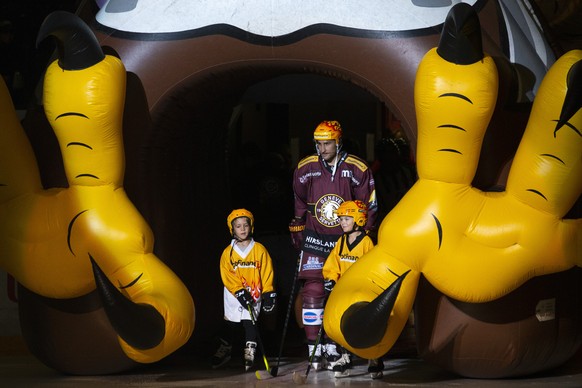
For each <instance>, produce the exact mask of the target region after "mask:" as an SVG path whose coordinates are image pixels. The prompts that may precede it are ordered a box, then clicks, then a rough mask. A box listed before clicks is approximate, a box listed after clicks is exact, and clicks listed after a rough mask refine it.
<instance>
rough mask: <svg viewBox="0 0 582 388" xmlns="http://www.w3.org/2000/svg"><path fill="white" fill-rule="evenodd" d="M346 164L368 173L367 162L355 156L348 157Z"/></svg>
mask: <svg viewBox="0 0 582 388" xmlns="http://www.w3.org/2000/svg"><path fill="white" fill-rule="evenodd" d="M345 163H348V164H353V165H354V166H356V167H357V168H359V169H360V170H361V171H366V170H367V169H368V165H367V164H366V162H364V161H363V160H362V159H360V158H358V157H356V156H353V155H348V157H347V158H346V160H345Z"/></svg>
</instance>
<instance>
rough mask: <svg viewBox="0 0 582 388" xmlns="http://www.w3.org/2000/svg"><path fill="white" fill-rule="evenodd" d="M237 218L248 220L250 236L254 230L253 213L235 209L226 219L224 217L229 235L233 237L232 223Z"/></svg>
mask: <svg viewBox="0 0 582 388" xmlns="http://www.w3.org/2000/svg"><path fill="white" fill-rule="evenodd" d="M239 217H246V218H248V220H249V223H250V225H251V234H253V232H254V230H255V217H253V213H251V212H250V211H248V210H246V209H235V210H233V211H232V212H230V214H229V215H228V217H226V225H227V226H228V230H229V231H230V234H231V235H234V231H233V229H232V223H233V222H234V220H235V219H237V218H239Z"/></svg>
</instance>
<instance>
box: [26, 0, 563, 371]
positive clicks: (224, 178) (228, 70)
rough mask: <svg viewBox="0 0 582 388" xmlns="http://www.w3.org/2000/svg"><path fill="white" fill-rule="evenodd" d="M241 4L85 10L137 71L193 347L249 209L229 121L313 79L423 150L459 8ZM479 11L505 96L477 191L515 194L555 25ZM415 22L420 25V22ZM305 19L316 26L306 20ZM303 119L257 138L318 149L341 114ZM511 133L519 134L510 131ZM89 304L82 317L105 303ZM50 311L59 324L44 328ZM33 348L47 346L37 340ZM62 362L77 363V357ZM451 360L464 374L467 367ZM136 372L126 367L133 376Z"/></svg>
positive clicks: (138, 147)
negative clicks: (425, 80)
mask: <svg viewBox="0 0 582 388" xmlns="http://www.w3.org/2000/svg"><path fill="white" fill-rule="evenodd" d="M219 3H220V4H219ZM242 3H243V2H239V1H232V2H230V3H229V7H225V6H223V5H221V4H223V2H215V3H213V4H212V5H210V6H209V5H208V4H207V3H206V2H205V3H204V4H205V7H207V8H203V7H202V2H197V1H186V0H183V1H175V2H172V4H173V5H172V7H166V6H165V4H167V3H166V2H164V1H148V2H146V1H139V0H135V1H129V2H128V1H115V0H110V1H101V2H99V4H100V9H98V10H96V9H95V8H94V6H91V5H87V4H86V3H85V4H86V5H85V7H84V8H82V9H80V10H79V12H78V14H79V15H80V16H81V18H83V19H84V20H85V21H86V23H87V24H88V25H89V26H90V27H91V28H92V30H93V32H94V34H95V36H96V38H97V40H98V42H99V44H100V45H101V46H102V47H103V49H104V52H105V53H110V54H112V55H114V56H117V57H119V58H120V59H121V61H122V62H123V64H124V65H125V68H126V69H127V88H126V90H127V94H126V104H125V112H124V118H123V120H124V121H123V127H124V144H125V152H126V174H125V188H126V190H127V193H128V196H129V198H130V199H131V200H132V202H133V203H134V204H135V206H136V208H137V209H138V210H139V211H140V213H141V214H142V215H143V216H144V218H145V219H146V220H147V222H148V223H149V224H150V226H151V227H152V229H153V232H154V235H155V237H156V245H155V253H156V255H157V256H158V257H160V258H161V259H162V260H163V261H164V262H165V263H166V264H167V265H168V266H169V267H170V268H172V270H173V271H175V272H176V273H177V275H178V276H179V277H180V278H181V279H182V280H183V281H184V283H185V284H186V286H187V287H188V289H189V290H190V293H191V294H192V295H193V297H194V300H195V301H196V309H197V321H196V327H197V330H196V331H195V333H194V335H193V337H192V339H191V343H190V345H192V346H196V343H197V341H201V340H202V339H203V338H204V335H205V334H208V333H209V332H210V331H211V330H212V328H213V325H214V323H215V322H216V320H217V319H221V313H220V309H219V308H217V307H216V306H220V305H221V299H220V295H221V293H220V291H219V290H220V285H219V283H218V280H217V279H219V277H218V268H217V267H218V266H216V274H215V275H216V276H212V271H213V268H214V266H212V265H209V264H211V263H214V262H216V260H217V258H218V257H219V252H220V250H221V249H222V247H223V245H224V241H225V239H226V238H227V236H226V235H225V233H218V232H217V231H222V230H223V221H222V220H223V219H224V217H223V216H224V215H226V214H227V213H228V211H230V209H231V208H232V207H233V206H238V205H239V204H235V203H233V202H234V200H233V198H232V183H233V182H232V181H233V178H232V176H231V175H230V173H229V171H230V170H229V169H231V168H232V163H231V162H229V159H228V155H227V154H226V152H227V151H232V149H229V148H228V147H227V145H228V144H229V142H233V138H234V137H236V136H241V134H240V133H241V132H237V134H236V136H235V135H233V134H232V132H229V131H232V123H231V119H232V118H233V117H236V116H235V115H234V114H233V112H234V111H236V109H237V107H238V106H239V105H240V104H241V101H242V100H243V99H244V96H245V95H246V93H247V92H248V91H249V89H252V88H253V87H256V86H257V85H266V86H264V88H263V89H262V91H263V92H264V91H265V90H266V89H268V88H269V87H273V85H275V84H276V82H277V80H281V79H288V78H287V77H302V76H304V77H306V78H305V79H310V78H308V77H317V79H318V80H319V79H320V78H321V79H325V80H333V81H334V82H337V83H341V84H342V85H345V86H346V88H348V90H350V89H349V88H354V87H355V88H356V89H359V91H358V93H362V94H367V95H369V96H372V99H374V98H375V99H377V101H378V102H379V104H380V105H382V106H383V107H384V109H385V110H387V111H389V112H391V114H393V115H394V116H395V117H396V118H397V119H398V120H399V121H400V122H401V124H402V131H403V134H404V136H405V137H406V138H407V139H408V140H409V142H410V144H411V146H412V149H415V147H416V139H417V134H416V116H415V108H414V101H413V87H412V86H413V85H414V79H415V74H416V69H417V67H418V64H419V63H420V60H421V59H422V57H423V56H424V55H425V53H426V52H427V51H429V50H430V49H431V48H432V47H435V46H436V45H437V44H438V41H439V37H440V30H441V27H442V23H443V21H444V19H445V17H446V15H447V13H448V12H449V10H450V8H451V7H452V2H448V1H443V2H439V5H438V6H434V4H429V3H430V2H424V1H413V2H411V4H407V5H405V6H403V5H402V3H401V2H396V1H394V2H386V1H374V2H372V3H371V4H370V7H369V8H368V9H366V10H360V9H359V8H353V7H354V6H350V5H345V4H344V3H343V2H326V4H325V6H324V7H326V8H325V9H324V10H322V9H313V8H312V7H313V5H311V2H309V1H299V2H298V1H283V2H280V7H279V6H278V8H277V9H261V8H260V7H259V8H257V7H258V6H257V5H254V3H250V4H249V3H248V2H246V3H247V4H246V6H247V8H242ZM467 3H468V4H470V5H472V6H473V7H474V9H475V10H476V11H477V13H478V15H479V18H480V20H481V29H482V33H483V37H484V40H483V47H484V50H485V51H486V52H488V53H489V54H490V55H492V56H493V57H494V58H495V59H496V62H497V65H498V68H499V76H500V80H501V84H502V85H503V86H504V87H503V88H501V92H500V97H499V104H498V106H499V108H498V110H497V111H496V112H495V114H494V116H493V119H492V121H491V126H490V128H489V130H488V132H487V135H486V137H485V140H484V143H483V152H482V153H481V158H482V160H481V161H480V164H479V166H480V167H479V170H478V171H477V175H476V178H475V181H476V185H477V186H480V187H489V186H495V185H503V184H504V183H505V182H504V179H505V176H504V166H505V165H506V164H507V161H508V160H509V159H511V157H512V155H513V152H514V151H515V149H516V147H517V143H518V141H519V139H520V137H521V134H522V130H523V128H524V127H525V120H526V118H527V113H528V108H529V105H530V104H529V103H530V102H531V100H532V98H533V96H534V95H535V92H536V91H537V87H538V86H539V82H540V80H541V79H542V78H543V75H544V74H545V72H546V69H547V68H548V67H549V66H550V65H551V64H552V63H553V62H554V61H555V55H556V54H558V53H555V52H554V51H553V50H552V48H551V45H550V44H549V43H548V41H547V40H546V37H545V36H543V34H542V33H541V32H540V31H543V28H542V27H541V26H539V25H537V24H536V22H535V21H533V22H532V20H533V19H532V18H531V16H529V14H528V13H527V12H524V11H523V10H521V9H520V8H519V7H518V6H516V4H514V3H513V2H511V1H493V0H481V1H467ZM257 4H258V3H257ZM396 4H399V6H397V5H396ZM346 7H347V8H346ZM356 7H357V6H356ZM233 9H236V10H237V11H239V12H237V13H236V15H237V18H234V19H233V18H231V17H230V16H229V15H232V14H233V12H232V10H233ZM95 11H96V12H95ZM240 15H242V16H240ZM411 15H414V17H413V18H412V17H410V16H411ZM239 16H240V18H238V17H239ZM372 16H373V17H372ZM412 19H413V20H416V22H417V24H410V23H409V21H410V20H412ZM297 20H302V21H304V24H300V25H297V24H294V23H295V21H297ZM292 79H293V78H292ZM322 83H323V84H324V85H327V84H326V83H325V82H324V81H322ZM284 85H286V86H288V85H289V83H286V84H284ZM351 90H353V89H351ZM284 93H287V91H285V92H283V94H284ZM266 102H268V101H266ZM516 107H517V108H518V109H516ZM291 113H295V114H294V115H293V114H291ZM291 113H290V112H288V111H287V112H285V113H284V114H283V116H279V115H275V116H274V117H273V118H271V119H270V120H266V122H267V124H266V125H264V126H263V129H262V132H259V131H258V130H256V129H255V130H253V132H252V133H251V134H250V135H249V134H247V137H248V138H251V139H252V138H269V137H270V136H283V137H284V138H285V139H286V140H285V141H283V143H285V142H286V141H288V138H289V137H298V138H299V139H300V143H303V144H309V142H310V133H311V131H312V126H313V123H316V122H318V121H319V120H321V119H322V118H325V117H327V114H330V112H325V111H322V112H313V117H304V115H302V114H298V113H297V112H291ZM348 113H350V114H354V116H355V113H354V112H348ZM331 114H334V115H337V116H335V117H334V119H338V120H339V121H340V122H342V124H343V126H344V128H346V132H348V133H349V132H350V131H352V130H353V132H354V133H355V134H356V133H361V132H362V129H361V128H359V122H365V121H366V120H368V118H366V117H362V116H356V118H353V117H351V116H350V115H349V114H345V112H344V113H343V115H342V112H337V111H333V112H331ZM43 115H44V113H43V112H42V106H40V105H39V106H38V107H37V111H36V112H35V110H34V109H31V110H30V113H29V115H28V116H27V118H26V119H25V121H24V124H23V125H24V127H25V129H26V130H27V132H28V134H29V137H30V139H31V142H32V145H33V148H34V149H35V152H36V155H37V159H38V160H39V166H40V170H41V171H40V173H41V178H42V180H43V184H44V186H45V187H59V186H64V185H65V184H66V182H65V180H64V174H63V173H62V172H61V171H62V165H61V162H60V159H59V158H58V148H57V147H56V142H54V139H53V137H52V134H51V130H50V128H48V127H47V126H46V123H44V122H43V118H42V117H43ZM317 115H319V116H317ZM322 116H324V117H322ZM281 117H283V118H284V120H280V118H281ZM43 128H45V129H43ZM280 128H283V129H284V131H283V132H284V134H283V135H281V134H280V133H279V132H280ZM351 128H353V129H351ZM369 128H371V129H370V130H369V132H371V133H374V131H375V130H376V129H377V127H376V126H375V124H370V125H369ZM507 128H513V129H515V130H514V131H512V132H511V133H507V131H506V129H507ZM247 140H248V139H247ZM235 142H236V141H235ZM51 144H53V145H54V146H53V147H51ZM265 144H266V145H269V144H270V143H268V142H266V143H265ZM55 155H57V157H55ZM247 200H249V199H248V198H247ZM260 222H261V221H260V220H258V223H257V226H258V229H259V228H260ZM291 254H292V253H291ZM201 268H203V269H204V271H201V270H200V269H201ZM209 272H210V274H209ZM282 276H285V275H284V274H282ZM287 276H290V275H287ZM213 290H214V291H216V292H213ZM79 302H80V303H79V306H78V309H80V310H83V309H85V308H86V306H87V305H91V303H93V302H92V301H82V300H81V301H79ZM20 305H21V314H22V322H23V323H22V324H23V328H25V330H24V331H26V333H29V334H30V333H38V332H39V331H38V329H39V326H44V327H41V329H42V330H41V331H40V333H50V334H51V335H54V333H53V332H52V329H51V328H48V327H47V326H49V325H50V326H52V325H53V324H54V325H58V326H59V327H66V325H67V324H68V323H65V322H62V312H61V310H60V309H59V307H58V305H55V304H53V303H47V301H46V300H44V299H43V298H39V297H38V295H34V294H28V293H27V292H26V291H24V292H22V293H21V300H20ZM39 314H40V316H43V317H46V318H47V319H44V320H42V321H40V322H39V321H38V320H34V321H33V317H38V316H39ZM83 320H84V323H83V324H85V325H88V326H91V325H92V324H93V323H94V322H96V320H94V319H91V317H90V316H89V315H85V316H84V317H83ZM56 322H59V323H58V324H57V323H56ZM27 327H28V329H27V330H26V328H27ZM30 335H32V334H30ZM41 336H42V335H41ZM420 340H421V343H422V338H420ZM36 341H38V342H36ZM29 342H30V341H29ZM32 343H37V344H38V346H39V348H42V347H43V346H46V343H45V344H43V338H39V337H38V336H34V338H33V340H32ZM186 348H187V347H186ZM37 351H39V352H43V351H45V350H44V349H38V350H37ZM58 357H60V358H61V359H62V360H65V361H69V359H71V358H74V357H75V355H74V354H59V355H58ZM436 358H437V359H438V357H436ZM112 363H113V362H110V363H104V365H97V366H96V365H93V366H92V368H93V370H91V368H89V369H87V368H86V366H85V365H76V366H74V367H73V370H72V372H73V373H94V372H95V369H99V370H98V372H99V373H108V372H113V371H116V370H119V368H120V367H119V364H118V365H115V366H113V365H111V364H112ZM437 363H438V362H437ZM105 364H107V365H105ZM441 364H443V366H445V367H449V368H450V369H452V370H454V371H456V372H458V373H461V374H463V373H464V372H465V369H464V368H463V367H460V368H456V367H450V366H448V365H446V362H441ZM131 366H132V364H123V365H122V366H121V369H123V368H129V367H131ZM481 372H483V371H481ZM484 373H485V375H487V374H488V373H490V371H489V370H487V371H485V372H484Z"/></svg>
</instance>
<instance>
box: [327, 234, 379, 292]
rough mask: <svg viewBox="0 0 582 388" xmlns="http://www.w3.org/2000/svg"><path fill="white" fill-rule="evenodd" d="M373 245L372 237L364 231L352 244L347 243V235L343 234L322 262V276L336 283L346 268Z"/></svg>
mask: <svg viewBox="0 0 582 388" xmlns="http://www.w3.org/2000/svg"><path fill="white" fill-rule="evenodd" d="M373 247H374V243H373V242H372V239H371V238H370V237H369V236H368V235H367V234H365V233H362V234H360V235H359V236H358V237H357V238H356V240H355V241H354V243H353V244H349V243H348V238H347V236H346V235H345V234H343V235H342V236H341V237H340V238H339V239H338V240H337V242H336V244H335V246H334V247H333V249H332V250H331V252H330V253H329V256H328V257H327V260H326V261H325V263H324V264H323V269H322V274H323V278H324V279H326V280H327V279H329V280H333V281H335V282H336V283H337V281H338V280H339V278H340V277H341V276H342V275H343V274H344V273H345V272H346V271H347V270H348V268H350V266H351V265H352V264H354V263H355V262H356V261H357V260H358V259H359V258H360V257H362V256H363V255H364V254H365V253H366V252H368V251H369V250H370V249H372V248H373Z"/></svg>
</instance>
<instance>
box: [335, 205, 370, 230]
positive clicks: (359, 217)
mask: <svg viewBox="0 0 582 388" xmlns="http://www.w3.org/2000/svg"><path fill="white" fill-rule="evenodd" d="M335 213H336V215H337V216H338V217H341V216H347V217H353V218H354V223H355V224H356V225H357V226H360V227H363V226H364V225H366V222H368V207H367V206H366V204H365V203H364V202H363V201H360V200H355V201H345V202H344V203H342V204H341V205H340V206H339V207H338V208H337V210H336V211H335Z"/></svg>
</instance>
